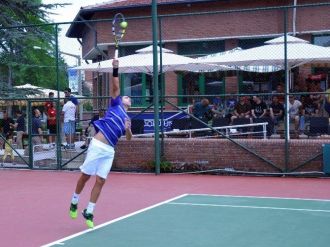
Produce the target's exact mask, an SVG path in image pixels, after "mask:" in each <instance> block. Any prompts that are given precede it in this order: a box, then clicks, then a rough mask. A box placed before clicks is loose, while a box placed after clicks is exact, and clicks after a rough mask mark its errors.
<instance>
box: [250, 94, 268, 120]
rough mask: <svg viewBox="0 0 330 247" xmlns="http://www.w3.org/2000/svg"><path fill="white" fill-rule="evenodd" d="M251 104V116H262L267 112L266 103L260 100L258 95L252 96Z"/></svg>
mask: <svg viewBox="0 0 330 247" xmlns="http://www.w3.org/2000/svg"><path fill="white" fill-rule="evenodd" d="M252 100H253V105H252V110H251V114H252V117H253V118H263V117H265V116H266V114H267V105H266V103H265V102H264V101H263V100H261V99H260V98H259V97H258V96H253V97H252Z"/></svg>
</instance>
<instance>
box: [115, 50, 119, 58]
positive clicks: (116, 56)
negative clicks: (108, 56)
mask: <svg viewBox="0 0 330 247" xmlns="http://www.w3.org/2000/svg"><path fill="white" fill-rule="evenodd" d="M115 58H118V49H115Z"/></svg>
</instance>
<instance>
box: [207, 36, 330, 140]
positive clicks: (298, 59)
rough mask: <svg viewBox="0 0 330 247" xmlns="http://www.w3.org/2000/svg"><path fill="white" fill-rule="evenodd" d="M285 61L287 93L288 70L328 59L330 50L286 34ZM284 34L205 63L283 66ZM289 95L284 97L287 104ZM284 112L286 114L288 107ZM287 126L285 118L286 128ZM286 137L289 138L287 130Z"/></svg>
mask: <svg viewBox="0 0 330 247" xmlns="http://www.w3.org/2000/svg"><path fill="white" fill-rule="evenodd" d="M286 41H287V43H286V50H287V56H286V62H287V68H288V70H287V71H286V73H287V77H286V78H287V81H286V88H285V91H286V93H287V94H288V93H289V84H290V83H289V80H290V79H289V78H290V75H289V74H288V72H289V71H290V70H291V69H292V68H294V67H297V66H300V65H303V64H307V63H319V62H329V61H330V51H329V49H328V48H326V47H322V46H317V45H312V44H310V43H309V42H308V41H306V40H303V39H299V38H296V37H292V36H289V35H287V36H286ZM284 51H285V36H281V37H279V38H275V39H272V40H269V41H267V42H265V45H263V46H259V47H255V48H251V49H246V50H243V51H240V52H234V53H228V54H225V55H223V56H219V57H210V58H207V59H205V60H204V62H206V63H212V64H222V65H227V66H259V65H267V66H279V67H281V68H285V53H284ZM288 101H289V97H288V96H287V97H286V101H285V102H286V104H287V105H288V103H289V102H288ZM286 114H288V109H287V112H286ZM288 126H289V118H287V122H286V128H288ZM286 138H287V139H289V138H290V136H289V131H288V132H287V136H286Z"/></svg>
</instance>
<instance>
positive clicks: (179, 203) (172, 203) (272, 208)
mask: <svg viewBox="0 0 330 247" xmlns="http://www.w3.org/2000/svg"><path fill="white" fill-rule="evenodd" d="M167 204H170V205H183V206H203V207H227V208H253V209H271V210H289V211H306V212H323V213H330V210H321V209H308V208H278V207H261V206H240V205H229V204H203V203H184V202H169V203H167Z"/></svg>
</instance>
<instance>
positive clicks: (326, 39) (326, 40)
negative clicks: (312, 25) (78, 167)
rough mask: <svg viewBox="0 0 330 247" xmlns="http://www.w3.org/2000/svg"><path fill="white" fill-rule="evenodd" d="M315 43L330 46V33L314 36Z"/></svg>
mask: <svg viewBox="0 0 330 247" xmlns="http://www.w3.org/2000/svg"><path fill="white" fill-rule="evenodd" d="M313 43H314V44H315V45H320V46H326V47H329V46H330V35H322V36H314V42H313Z"/></svg>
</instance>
